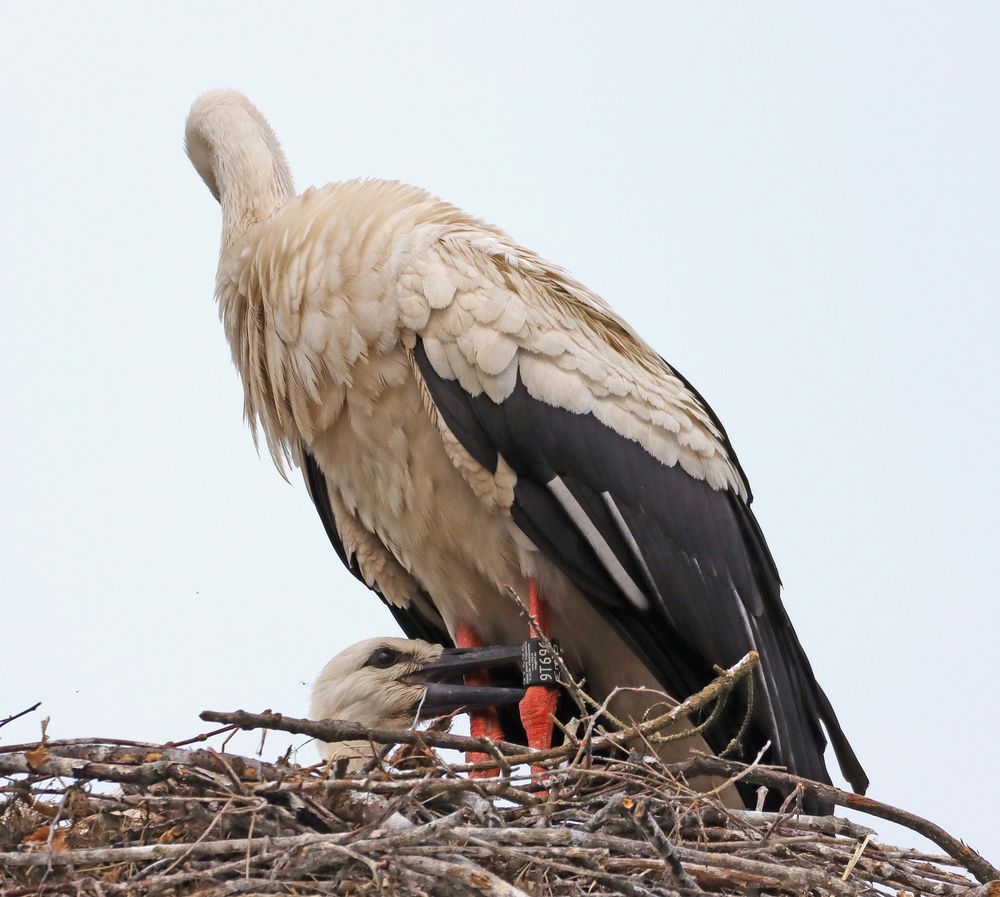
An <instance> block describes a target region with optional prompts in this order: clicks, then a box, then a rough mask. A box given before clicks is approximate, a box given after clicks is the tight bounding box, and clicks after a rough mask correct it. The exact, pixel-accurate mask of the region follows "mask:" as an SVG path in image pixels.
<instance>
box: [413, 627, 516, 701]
mask: <svg viewBox="0 0 1000 897" xmlns="http://www.w3.org/2000/svg"><path fill="white" fill-rule="evenodd" d="M520 657H521V648H520V646H519V645H500V646H494V647H489V648H446V649H445V650H444V651H443V652H442V653H441V656H440V657H438V658H437V660H432V661H430V662H429V663H425V664H424V665H423V666H422V667H421V668H420V669H419V670H416V671H415V672H413V673H410V674H409V676H407V677H406V678H407V680H408V681H410V682H413V683H416V684H421V685H424V687H425V688H426V694H425V696H424V701H423V704H422V705H421V716H423V717H425V718H426V717H432V716H442V715H443V714H446V713H452V712H453V711H456V710H461V709H463V708H465V709H469V708H473V707H500V706H503V705H505V704H516V703H517V702H518V701H520V700H521V698H523V697H524V689H523V688H503V687H500V686H493V685H465V684H464V682H463V677H464V676H465V674H466V673H473V672H476V671H477V670H487V669H492V668H494V667H498V666H512V665H513V666H516V665H517V663H518V660H519V659H520Z"/></svg>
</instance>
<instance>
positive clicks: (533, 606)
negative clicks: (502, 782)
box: [518, 576, 559, 773]
mask: <svg viewBox="0 0 1000 897" xmlns="http://www.w3.org/2000/svg"><path fill="white" fill-rule="evenodd" d="M528 612H529V613H530V614H531V624H530V637H531V638H539V637H541V636H545V637H548V635H549V606H548V604H547V603H546V602H545V600H544V599H543V598H542V596H541V595H540V594H539V591H538V581H537V580H536V579H535V577H534V576H531V577H529V578H528ZM558 701H559V692H558V690H557V689H556V688H555V687H554V686H551V685H531V686H529V687H528V690H527V692H525V695H524V697H523V698H521V703H520V704H519V705H518V706H519V709H520V711H521V722H522V724H523V725H524V731H525V734H526V735H527V736H528V746H529V747H531V748H533V749H535V750H538V751H544V750H546V749H547V748H550V747H552V728H553V726H554V723H553V721H552V718H553V716H554V715H555V712H556V704H557V702H558ZM532 771H533V772H536V773H544V772H545V770H544V769H540V768H536V767H533V768H532Z"/></svg>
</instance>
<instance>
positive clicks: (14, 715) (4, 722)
mask: <svg viewBox="0 0 1000 897" xmlns="http://www.w3.org/2000/svg"><path fill="white" fill-rule="evenodd" d="M41 706H42V702H41V701H36V702H35V703H34V704H32V705H31V706H30V707H28V708H26V709H25V710H22V711H21V712H20V713H12V714H11V715H10V716H8V717H5V718H4V719H0V729H2V728H3V727H4V726H6V725H7V723H12V722H14V720H16V719H20V718H21V717H22V716H27V715H28V714H29V713H34V712H35V711H36V710H37V709H38V708H39V707H41Z"/></svg>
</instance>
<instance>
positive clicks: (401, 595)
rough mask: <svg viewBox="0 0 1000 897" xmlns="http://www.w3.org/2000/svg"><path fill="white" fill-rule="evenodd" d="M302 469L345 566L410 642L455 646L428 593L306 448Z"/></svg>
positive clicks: (302, 453)
mask: <svg viewBox="0 0 1000 897" xmlns="http://www.w3.org/2000/svg"><path fill="white" fill-rule="evenodd" d="M301 467H302V475H303V477H304V478H305V481H306V488H307V489H308V490H309V495H310V496H311V497H312V500H313V504H314V505H315V506H316V511H317V513H318V514H319V517H320V520H322V521H323V527H324V529H326V534H327V536H328V537H329V538H330V543H331V544H332V545H333V548H334V551H336V552H337V556H338V557H339V558H340V559H341V561H343V562H344V566H345V567H347V569H348V570H350V571H351V573H352V574H353V575H354V576H355V577H356V578H357V579H358V580H360V581H361V582H363V583H364V584H365V585H366V586H368V588H370V589H371V590H372V591H373V592H375V594H376V595H378V596H379V598H381V599H382V602H383V603H384V604H385V606H386V607H388V608H389V611H390V612H391V613H392V615H393V617H394V618H395V620H396V623H397V624H398V625H399V628H400V629H402V630H403V632H404V633H406V637H407V638H419V639H423V640H424V641H425V642H430V643H431V644H440V645H446V646H447V645H451V644H452V641H451V637H450V636H449V635H448V630H447V628H446V627H445V625H444V621H443V620H442V619H441V617H440V615H439V614H438V612H437V611H436V610H435V609H434V605H433V604H432V602H431V601H430V599H429V598H428V597H427V594H426V593H425V592H424V591H423V589H421V588H420V586H419V585H418V584H417V582H416V581H415V580H414V579H413V578H412V577H411V576H410V575H409V574H408V573H407V572H406V571H405V570H404V569H403V568H402V567H400V566H399V564H398V562H397V561H396V559H395V558H394V557H393V556H392V554H391V553H390V552H389V551H388V550H387V549H386V548H385V546H383V545H382V544H381V543H380V542H379V541H378V539H377V538H376V536H375V535H374V534H372V533H370V532H368V531H367V530H365V529H363V528H362V527H361V524H359V523H358V522H357V521H356V520H355V519H354V518H353V517H352V516H351V515H350V514H349V513H348V512H347V511H346V509H344V508H343V506H342V505H341V504H340V502H338V501H337V500H336V498H335V497H334V496H333V495H332V494H331V493H330V490H329V488H328V486H327V482H326V476H325V475H324V474H323V471H322V470H320V467H319V464H317V463H316V459H315V458H314V457H313V456H312V455H311V454H310V453H309V451H308V450H307V449H306V448H305V447H302V449H301ZM338 519H339V523H338ZM342 530H343V531H344V533H346V538H345V535H344V534H342Z"/></svg>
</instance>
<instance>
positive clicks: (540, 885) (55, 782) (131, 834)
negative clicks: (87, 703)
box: [0, 711, 1000, 897]
mask: <svg viewBox="0 0 1000 897" xmlns="http://www.w3.org/2000/svg"><path fill="white" fill-rule="evenodd" d="M202 717H203V718H204V719H210V720H217V721H220V722H224V723H226V727H225V728H224V729H220V730H216V731H215V732H212V733H205V734H203V735H200V736H196V737H195V738H193V739H189V740H188V741H187V742H183V743H179V744H166V745H155V744H145V743H139V742H130V741H121V740H109V739H86V740H63V741H55V740H46V739H45V738H44V737H43V740H42V742H41V743H39V744H33V745H11V746H8V747H0V782H2V787H0V893H2V894H3V895H4V897H20V895H29V894H30V895H36V894H38V895H41V894H52V895H55V894H72V895H75V897H76V895H79V897H83V895H95V897H111V895H128V897H138V895H188V894H198V895H205V897H208V895H212V897H214V895H220V897H221V895H232V894H290V895H298V894H301V895H314V894H331V895H334V894H335V895H398V897H410V895H414V897H415V895H469V894H473V895H476V894H482V895H495V897H524V895H532V897H534V895H537V897H547V895H553V897H555V895H584V894H586V895H605V894H620V895H629V897H646V895H700V894H745V893H753V894H796V895H800V894H817V895H820V894H835V895H876V894H879V895H884V894H886V893H890V894H897V893H899V894H907V893H908V894H913V895H918V894H933V895H968V897H973V895H975V897H1000V882H993V884H992V885H991V884H989V883H988V882H990V881H992V880H993V879H997V878H1000V873H998V872H997V870H996V869H995V868H994V867H993V866H991V865H990V864H989V863H988V862H987V861H986V860H984V859H983V858H982V857H981V856H979V855H978V854H976V853H975V852H974V851H972V850H971V849H970V848H968V847H967V846H966V845H964V844H963V843H962V842H961V841H959V840H957V839H956V838H953V837H951V836H950V835H948V834H947V833H945V832H944V831H943V830H941V829H940V828H938V827H937V826H934V825H933V824H932V823H930V822H928V821H927V820H923V819H920V818H919V817H916V816H913V815H912V814H909V813H906V812H905V811H902V810H897V809H895V808H892V807H888V806H887V805H884V804H880V803H878V802H877V801H873V800H871V799H868V798H862V797H859V796H857V795H852V794H848V793H847V792H843V791H839V790H838V789H835V788H831V787H830V786H826V785H819V784H817V783H813V782H807V781H805V780H800V779H796V778H795V777H793V776H790V775H788V774H787V773H784V772H782V771H779V770H776V769H774V768H772V767H766V766H762V765H759V764H753V765H750V766H744V765H742V764H738V763H734V762H731V761H725V760H720V759H718V758H713V757H696V758H694V759H692V760H689V761H686V762H685V763H680V764H672V765H667V764H664V763H662V762H661V761H660V760H659V759H657V758H656V757H655V756H654V755H651V754H650V752H649V751H648V750H639V749H638V748H637V747H636V741H637V738H636V731H635V730H632V731H631V732H626V733H618V734H617V735H616V734H610V735H609V734H608V733H602V732H601V730H600V729H599V727H597V726H596V725H585V726H584V727H583V728H582V730H581V729H578V730H577V731H578V732H581V733H582V734H580V735H579V736H574V735H569V736H568V737H567V744H566V745H565V746H564V747H563V748H559V749H555V750H553V751H548V752H542V753H539V754H535V755H533V756H532V755H529V754H526V753H525V749H524V748H517V747H516V746H513V745H503V744H500V745H496V746H493V747H492V748H491V751H492V754H493V756H494V757H495V763H496V764H497V765H498V767H499V770H500V774H499V775H498V776H496V777H495V778H489V779H482V778H477V779H473V778H469V777H468V776H467V772H468V770H469V768H470V767H469V766H468V765H467V764H449V763H447V762H445V760H444V759H443V758H442V756H441V755H440V754H439V753H438V752H437V751H435V750H434V748H435V747H437V748H441V747H444V748H459V749H460V750H461V749H474V750H482V749H483V746H484V745H483V743H482V742H481V741H479V740H477V739H471V738H463V737H461V736H456V735H449V734H447V733H446V732H443V731H441V730H440V728H434V727H432V728H431V729H430V730H425V731H422V732H412V731H411V732H405V733H402V732H397V733H392V732H383V731H379V730H367V729H364V728H363V727H359V726H357V725H355V724H352V723H341V722H337V721H329V720H328V721H324V722H321V723H317V722H310V721H308V720H296V719H290V718H287V717H282V716H281V715H279V714H272V713H264V714H249V713H243V712H242V711H240V712H237V713H213V712H208V711H206V712H205V713H203V714H202ZM236 728H244V729H249V728H269V729H281V730H283V731H287V732H297V733H300V734H306V735H312V736H317V735H319V736H322V737H325V738H326V739H327V740H334V739H336V738H357V737H358V736H359V735H361V737H363V738H368V739H369V740H370V741H371V742H372V745H373V748H374V750H375V752H376V759H375V760H374V761H373V762H372V763H371V764H369V767H368V768H367V769H365V770H363V771H361V772H358V773H353V774H351V775H346V774H345V771H344V769H343V768H342V767H341V768H338V767H337V766H336V765H333V766H330V765H326V766H324V765H317V766H312V767H301V766H297V765H295V764H293V763H290V762H289V761H288V758H287V757H285V758H282V759H279V760H277V761H275V762H264V761H263V760H259V759H248V758H245V757H240V756H236V755H234V754H228V753H225V752H224V744H222V745H221V747H222V748H223V749H217V748H215V747H211V746H209V744H210V742H211V741H212V740H213V739H218V738H221V737H222V735H224V734H225V733H227V732H230V731H235V729H236ZM640 734H641V733H640ZM624 736H629V739H628V741H625V740H624ZM640 743H641V739H640ZM609 744H618V745H619V747H620V749H619V750H617V752H612V753H613V756H611V757H607V756H599V755H598V754H597V753H595V751H594V748H595V746H596V747H598V748H604V749H607V748H608V746H609ZM531 760H534V761H535V762H536V764H538V765H541V766H545V765H548V766H549V767H550V772H549V774H548V776H547V778H546V782H545V784H546V785H547V788H543V787H542V786H541V785H540V784H539V783H538V782H537V781H534V780H533V779H532V777H531V775H530V773H529V772H527V771H526V770H525V768H524V767H523V766H516V765H515V764H522V763H524V762H526V761H527V762H530V761H531ZM482 765H483V764H480V767H481V766H482ZM705 773H708V774H711V775H715V776H721V777H723V778H730V779H731V778H735V777H739V778H740V779H742V781H743V782H750V783H753V784H757V785H759V786H760V787H762V788H772V789H776V790H778V791H779V792H780V793H782V794H786V795H788V796H787V799H786V800H785V803H784V807H783V809H782V810H781V811H780V812H777V813H765V812H755V811H749V810H738V811H736V810H729V809H726V808H725V807H724V806H723V805H722V803H721V802H720V801H719V799H718V798H717V797H716V796H713V795H706V794H702V793H698V792H696V791H694V790H692V789H691V788H689V787H688V786H687V785H686V781H688V780H689V779H690V778H691V777H692V776H693V775H695V774H705ZM536 778H537V777H536ZM102 783H112V784H110V785H109V784H102ZM807 793H808V794H813V795H816V796H819V797H820V798H822V799H824V800H828V801H830V802H832V803H834V804H836V805H837V806H840V807H850V808H853V809H856V810H862V811H864V812H868V813H870V814H872V815H874V816H878V817H881V818H883V819H890V820H893V821H895V822H899V823H901V824H903V825H907V826H909V827H910V828H911V829H913V830H914V831H916V832H919V833H920V834H922V835H924V836H925V837H928V838H930V839H931V840H932V841H934V842H936V843H937V845H938V846H939V847H940V849H941V852H939V853H925V852H922V851H918V850H908V849H900V848H896V847H891V846H888V845H885V844H882V843H880V842H879V840H877V837H876V835H875V832H874V831H872V830H871V829H869V828H866V827H864V826H862V825H859V824H858V823H856V822H853V821H850V820H848V819H845V818H842V817H838V816H826V817H814V816H805V815H802V814H801V813H799V812H798V811H797V808H798V806H799V803H800V801H801V798H802V796H803V795H804V794H807ZM977 882H980V883H981V884H977Z"/></svg>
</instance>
